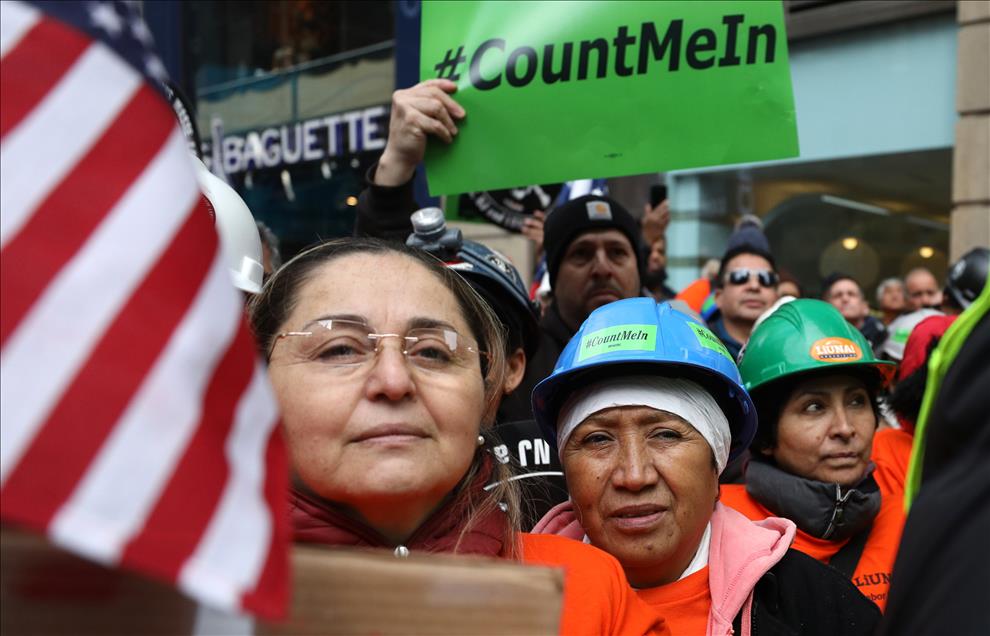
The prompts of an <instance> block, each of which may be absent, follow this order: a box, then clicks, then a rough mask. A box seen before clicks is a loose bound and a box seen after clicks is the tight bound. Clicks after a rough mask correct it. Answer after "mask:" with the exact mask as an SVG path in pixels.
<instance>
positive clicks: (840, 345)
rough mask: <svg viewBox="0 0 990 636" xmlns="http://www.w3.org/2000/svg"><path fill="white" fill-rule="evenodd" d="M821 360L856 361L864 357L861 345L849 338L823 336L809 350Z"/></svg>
mask: <svg viewBox="0 0 990 636" xmlns="http://www.w3.org/2000/svg"><path fill="white" fill-rule="evenodd" d="M808 353H809V354H810V355H811V357H812V358H814V359H815V360H818V361H819V362H855V361H856V360H860V359H862V357H863V350H862V349H860V348H859V345H858V344H856V343H855V342H853V341H852V340H849V339H847V338H822V339H821V340H816V341H815V343H814V344H813V345H811V351H809V352H808Z"/></svg>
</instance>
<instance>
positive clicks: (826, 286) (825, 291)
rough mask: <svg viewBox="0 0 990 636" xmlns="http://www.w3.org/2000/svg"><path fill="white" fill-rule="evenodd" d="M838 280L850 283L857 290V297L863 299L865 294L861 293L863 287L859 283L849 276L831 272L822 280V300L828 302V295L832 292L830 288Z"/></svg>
mask: <svg viewBox="0 0 990 636" xmlns="http://www.w3.org/2000/svg"><path fill="white" fill-rule="evenodd" d="M840 280H848V281H852V283H853V284H854V285H856V289H858V290H859V295H860V297H861V298H863V299H865V298H866V294H864V293H863V286H862V285H860V284H859V281H858V280H856V279H855V278H853V277H852V276H850V275H849V274H843V273H842V272H832V273H831V274H829V275H828V276H826V277H825V278H824V279H822V300H826V301H827V300H828V295H829V293H830V292H831V291H832V287H833V286H834V285H835V284H836V283H837V282H839V281H840Z"/></svg>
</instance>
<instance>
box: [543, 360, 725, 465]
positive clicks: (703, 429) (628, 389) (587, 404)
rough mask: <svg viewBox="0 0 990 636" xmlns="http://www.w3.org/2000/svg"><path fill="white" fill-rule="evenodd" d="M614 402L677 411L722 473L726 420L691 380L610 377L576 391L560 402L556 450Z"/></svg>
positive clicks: (653, 377) (560, 451)
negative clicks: (588, 419) (561, 403)
mask: <svg viewBox="0 0 990 636" xmlns="http://www.w3.org/2000/svg"><path fill="white" fill-rule="evenodd" d="M616 406H648V407H650V408H654V409H657V410H658V411H667V412H668V413H673V414H674V415H677V416H678V417H680V418H681V419H683V420H684V421H685V422H687V423H688V424H690V425H691V426H693V427H694V428H695V430H697V431H698V432H699V433H701V436H702V437H704V438H705V441H707V442H708V445H709V446H711V447H712V451H713V452H714V454H715V463H716V464H717V465H718V472H719V474H722V470H723V469H724V468H725V464H726V462H728V461H729V447H730V446H731V444H732V433H731V432H730V431H729V420H728V419H726V417H725V413H723V412H722V409H721V408H720V407H719V405H718V402H716V401H715V398H713V397H712V396H711V394H709V393H708V391H706V390H704V389H703V388H701V386H700V385H699V384H697V383H696V382H692V381H691V380H681V379H674V378H664V377H655V376H646V375H636V376H627V377H619V378H610V379H607V380H603V381H602V382H596V383H595V384H592V385H590V386H586V387H585V388H583V389H581V390H580V391H577V392H576V393H574V395H572V396H571V397H569V398H568V399H567V401H566V402H564V406H563V407H562V408H561V409H560V417H559V418H558V419H557V452H558V453H559V454H562V451H563V448H564V445H565V444H567V440H568V439H569V438H570V436H571V434H572V433H573V432H574V429H576V428H577V427H578V425H580V424H581V422H583V421H584V420H585V419H587V418H588V417H589V416H591V415H594V414H595V413H597V412H599V411H603V410H605V409H608V408H612V407H616Z"/></svg>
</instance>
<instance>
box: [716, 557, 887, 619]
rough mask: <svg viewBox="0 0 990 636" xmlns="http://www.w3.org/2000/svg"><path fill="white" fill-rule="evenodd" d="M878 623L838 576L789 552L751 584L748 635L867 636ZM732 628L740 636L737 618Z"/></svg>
mask: <svg viewBox="0 0 990 636" xmlns="http://www.w3.org/2000/svg"><path fill="white" fill-rule="evenodd" d="M778 581H787V585H786V586H783V585H780V584H779V583H778ZM823 589H829V590H830V593H829V594H821V590H823ZM880 617H881V615H880V610H879V609H878V608H877V606H876V605H875V604H874V603H873V602H872V601H870V600H869V599H867V598H866V597H865V596H863V595H862V593H860V591H859V590H857V589H856V586H855V585H853V584H852V583H851V582H850V581H849V579H847V578H846V577H845V576H843V575H842V574H841V573H840V572H839V571H837V570H834V569H832V568H830V567H828V566H827V565H824V564H822V563H819V562H818V561H816V560H815V559H814V558H812V557H810V556H808V555H806V554H804V553H802V552H798V551H797V550H793V549H792V550H788V551H787V554H785V555H784V558H782V559H781V560H780V561H779V562H778V563H777V564H776V565H775V566H773V567H772V568H770V570H769V571H768V572H767V573H766V574H764V575H763V578H761V579H760V581H759V582H758V583H757V584H756V589H755V590H754V592H753V611H752V624H751V627H750V629H751V634H752V636H817V635H819V634H820V635H821V636H870V635H872V634H873V633H875V631H876V628H877V626H878V625H879V624H880ZM732 627H733V630H734V633H735V634H741V633H742V613H741V612H740V614H739V615H737V616H736V618H735V620H734V621H733V622H732Z"/></svg>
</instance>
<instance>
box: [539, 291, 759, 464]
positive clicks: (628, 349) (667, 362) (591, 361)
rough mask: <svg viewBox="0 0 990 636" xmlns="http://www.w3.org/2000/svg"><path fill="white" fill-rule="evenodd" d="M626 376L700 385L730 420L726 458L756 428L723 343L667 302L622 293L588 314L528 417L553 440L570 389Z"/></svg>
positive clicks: (541, 385)
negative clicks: (730, 436) (666, 379)
mask: <svg viewBox="0 0 990 636" xmlns="http://www.w3.org/2000/svg"><path fill="white" fill-rule="evenodd" d="M623 375H659V376H666V377H671V378H680V379H685V380H692V381H694V382H697V383H698V384H699V385H701V386H702V387H703V388H704V389H705V390H706V391H708V392H709V393H710V394H711V396H712V397H713V398H715V400H716V402H718V404H719V406H720V407H721V408H722V412H724V413H725V416H726V419H727V420H728V421H729V429H730V431H731V433H732V445H731V447H730V449H729V459H730V460H731V459H733V458H735V457H736V456H737V455H738V454H739V453H740V452H741V451H742V450H743V449H745V448H747V447H748V446H749V443H750V441H751V440H752V439H753V435H754V434H755V433H756V409H755V408H754V407H753V401H752V400H751V399H750V397H749V393H747V392H746V390H745V389H744V388H743V386H742V378H741V377H740V375H739V369H738V368H737V367H736V363H735V362H734V361H733V360H732V356H731V355H730V354H729V352H728V350H726V348H725V345H723V344H722V341H721V340H719V339H718V337H717V336H715V334H713V333H712V332H711V331H709V330H708V328H707V327H706V326H705V325H704V324H702V323H700V322H698V321H697V320H695V319H694V318H692V317H690V316H688V315H687V314H684V313H681V312H679V311H677V310H676V309H674V308H673V307H671V306H670V305H669V304H667V303H660V304H658V303H657V302H656V301H654V300H653V299H652V298H627V299H625V300H618V301H616V302H613V303H609V304H607V305H603V306H602V307H599V308H598V309H596V310H595V311H593V312H591V315H589V316H588V318H587V319H586V320H585V321H584V324H582V325H581V328H580V329H578V331H577V333H575V334H574V337H573V338H571V340H570V342H568V343H567V346H566V347H564V351H563V352H562V353H561V354H560V357H559V358H558V359H557V365H556V366H555V368H554V370H553V373H551V374H550V377H548V378H546V379H544V380H543V381H542V382H540V383H539V384H537V385H536V388H535V389H533V414H534V415H535V416H536V421H537V422H538V423H539V425H540V428H541V429H542V430H543V434H544V435H545V436H546V439H547V440H548V441H549V442H550V443H551V444H552V445H555V444H556V440H557V416H558V414H559V413H560V407H561V406H562V405H563V403H564V401H565V400H566V399H567V397H569V396H570V395H572V394H573V393H574V391H575V390H578V389H580V388H583V387H585V386H587V385H589V384H593V383H594V382H596V381H598V380H601V379H605V378H611V377H617V376H623Z"/></svg>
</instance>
